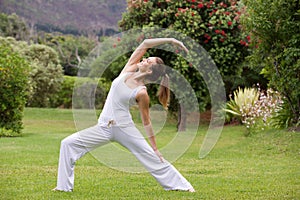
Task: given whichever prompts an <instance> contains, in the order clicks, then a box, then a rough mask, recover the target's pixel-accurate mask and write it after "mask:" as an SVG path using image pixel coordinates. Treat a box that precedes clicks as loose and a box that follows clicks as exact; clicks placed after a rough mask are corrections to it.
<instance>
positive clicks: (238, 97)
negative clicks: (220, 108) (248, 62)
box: [224, 88, 259, 122]
mask: <svg viewBox="0 0 300 200" xmlns="http://www.w3.org/2000/svg"><path fill="white" fill-rule="evenodd" d="M258 99H259V91H258V90H257V89H255V88H244V89H242V88H238V89H237V90H235V91H234V93H233V98H232V97H230V100H229V101H228V102H227V103H226V108H224V111H225V112H226V113H227V115H228V116H227V119H230V120H232V118H233V117H235V118H236V119H237V120H239V122H242V121H243V120H244V119H245V118H246V117H247V116H248V114H249V113H250V112H251V108H252V107H253V106H254V104H255V102H256V101H257V100H258Z"/></svg>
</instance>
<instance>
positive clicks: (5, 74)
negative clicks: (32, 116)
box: [0, 40, 29, 137]
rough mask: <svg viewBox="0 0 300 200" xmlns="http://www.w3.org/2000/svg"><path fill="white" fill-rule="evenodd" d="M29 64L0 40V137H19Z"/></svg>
mask: <svg viewBox="0 0 300 200" xmlns="http://www.w3.org/2000/svg"><path fill="white" fill-rule="evenodd" d="M28 73H29V64H28V62H26V60H25V59H24V58H22V57H21V56H20V55H19V54H18V53H16V52H14V51H13V49H12V48H11V47H10V45H9V44H8V43H6V42H5V41H4V40H0V137H1V136H16V135H19V134H20V132H21V130H22V127H23V123H22V118H23V110H24V107H25V102H26V97H27V92H28V81H29V78H28Z"/></svg>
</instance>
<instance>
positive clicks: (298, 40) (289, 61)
mask: <svg viewBox="0 0 300 200" xmlns="http://www.w3.org/2000/svg"><path fill="white" fill-rule="evenodd" d="M243 2H244V3H245V5H246V6H247V9H246V12H245V15H244V16H243V18H242V20H241V21H242V24H243V27H244V28H245V30H247V31H249V32H250V33H251V38H252V42H251V43H252V46H253V54H251V56H249V64H250V66H251V67H252V68H253V69H259V70H260V71H261V73H262V74H263V75H264V76H265V77H266V78H267V79H268V80H269V86H268V87H269V88H273V89H274V90H276V91H278V92H280V94H281V95H282V96H283V97H285V98H283V101H284V109H286V110H285V111H281V112H284V114H283V115H282V116H281V117H282V120H283V121H282V123H281V124H282V125H283V124H286V122H288V126H293V125H296V124H298V125H299V121H300V102H299V99H300V90H299V88H300V81H299V74H300V59H299V58H300V48H299V47H300V32H299V30H300V20H299V16H300V10H299V1H297V0H244V1H243ZM286 112H290V114H288V113H286ZM283 116H286V117H283ZM287 116H289V117H287ZM278 119H279V118H278ZM284 126H285V125H284Z"/></svg>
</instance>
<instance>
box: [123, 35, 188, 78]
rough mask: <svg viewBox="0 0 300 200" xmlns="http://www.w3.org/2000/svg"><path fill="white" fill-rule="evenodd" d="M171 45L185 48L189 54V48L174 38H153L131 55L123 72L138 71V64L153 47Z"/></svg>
mask: <svg viewBox="0 0 300 200" xmlns="http://www.w3.org/2000/svg"><path fill="white" fill-rule="evenodd" d="M165 43H171V44H174V45H178V46H179V47H181V48H183V50H184V51H186V52H188V50H187V48H186V47H185V46H184V45H183V43H182V42H180V41H178V40H176V39H174V38H153V39H145V40H144V41H143V42H142V43H141V44H140V45H139V46H138V47H137V48H136V49H135V51H134V52H133V53H132V54H131V56H130V58H129V60H128V62H127V63H126V65H125V67H124V69H123V70H122V72H121V73H123V72H135V71H136V70H137V65H136V64H137V63H138V62H140V60H141V59H142V57H143V56H144V55H145V53H146V51H147V50H148V49H150V48H152V47H155V46H158V45H161V44H165Z"/></svg>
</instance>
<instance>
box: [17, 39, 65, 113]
mask: <svg viewBox="0 0 300 200" xmlns="http://www.w3.org/2000/svg"><path fill="white" fill-rule="evenodd" d="M21 53H22V54H23V55H24V56H25V57H26V59H27V60H28V61H29V62H30V65H31V70H30V78H31V80H30V87H31V95H30V96H29V99H28V102H27V106H31V107H48V106H49V105H50V98H51V96H53V95H55V94H56V93H57V92H58V91H59V88H60V85H61V83H62V81H63V70H62V67H61V65H60V63H59V59H58V55H57V53H56V51H55V50H54V49H52V48H50V47H47V46H45V45H38V44H33V45H30V46H28V47H27V48H25V49H24V50H22V51H21Z"/></svg>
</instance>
